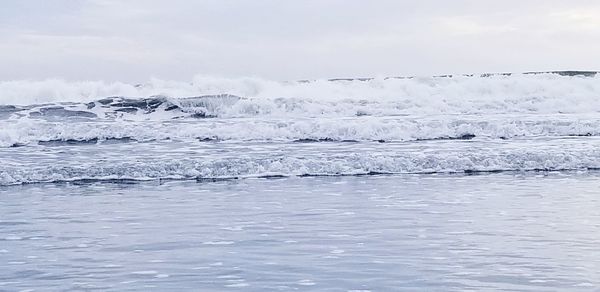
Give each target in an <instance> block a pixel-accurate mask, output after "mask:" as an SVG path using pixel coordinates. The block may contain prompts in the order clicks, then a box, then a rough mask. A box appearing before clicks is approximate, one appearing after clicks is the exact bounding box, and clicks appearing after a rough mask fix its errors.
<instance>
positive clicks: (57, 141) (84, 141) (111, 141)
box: [38, 137, 137, 146]
mask: <svg viewBox="0 0 600 292" xmlns="http://www.w3.org/2000/svg"><path fill="white" fill-rule="evenodd" d="M131 142H137V140H136V139H133V138H131V137H109V138H102V139H101V138H90V139H55V140H45V141H39V142H38V144H39V145H44V146H73V145H95V144H98V143H102V144H118V143H131Z"/></svg>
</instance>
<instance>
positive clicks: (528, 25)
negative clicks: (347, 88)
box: [0, 0, 600, 82]
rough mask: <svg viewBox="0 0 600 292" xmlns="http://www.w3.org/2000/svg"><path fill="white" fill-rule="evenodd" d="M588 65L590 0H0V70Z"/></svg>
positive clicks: (320, 72)
mask: <svg viewBox="0 0 600 292" xmlns="http://www.w3.org/2000/svg"><path fill="white" fill-rule="evenodd" d="M565 69H573V70H576V69H577V70H600V1H596V0H594V1H584V0H564V1H551V0H540V1H537V0H498V1H486V0H455V1H450V0H435V1H434V0H413V1H408V0H406V1H405V0H362V1H359V0H245V1H243V0H164V1H158V0H156V1H153V0H81V1H76V0H52V1H50V0H2V1H1V2H0V80H12V79H45V78H53V77H57V78H64V79H67V80H107V81H114V80H121V81H127V82H141V81H145V80H148V79H149V78H152V77H155V78H161V79H175V80H190V79H191V78H192V76H194V75H196V74H200V75H216V76H225V77H239V76H258V77H264V78H269V79H274V80H295V79H313V78H330V77H361V76H384V75H385V76H390V75H394V76H395V75H434V74H447V73H481V72H499V71H504V72H510V71H512V72H521V71H531V70H535V71H537V70H565Z"/></svg>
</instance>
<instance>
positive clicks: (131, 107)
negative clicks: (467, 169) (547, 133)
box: [0, 73, 600, 118]
mask: <svg viewBox="0 0 600 292" xmlns="http://www.w3.org/2000/svg"><path fill="white" fill-rule="evenodd" d="M565 75H566V74H562V75H561V74H550V73H547V74H513V75H489V76H486V77H472V76H454V77H429V78H416V77H415V78H373V79H338V80H333V81H332V80H315V81H310V82H309V81H306V82H276V81H268V80H262V79H256V78H240V79H219V78H206V77H197V78H195V79H194V80H193V81H192V82H189V83H187V82H173V81H161V80H152V81H151V82H149V83H147V84H138V85H129V84H125V83H111V84H109V83H104V82H72V83H69V82H65V81H61V80H47V81H37V82H36V81H5V82H0V104H3V105H4V110H2V109H0V112H2V111H7V110H11V109H9V107H6V106H7V105H8V106H13V107H14V108H13V109H14V110H31V109H32V108H31V107H28V106H31V105H39V104H44V106H42V107H39V106H38V107H33V109H34V110H33V112H38V113H39V115H44V114H45V113H44V111H43V110H41V111H40V109H43V108H44V107H47V108H51V109H50V110H46V113H48V114H53V110H52V108H53V107H56V106H59V107H63V108H65V107H70V108H71V109H67V108H65V109H66V110H68V111H71V112H67V113H66V114H67V115H72V116H73V115H74V116H77V115H78V114H77V113H78V112H89V113H90V114H82V115H86V116H91V115H92V114H93V115H96V116H99V117H115V116H122V115H123V114H137V115H139V114H149V113H156V112H157V111H158V112H166V111H171V114H167V115H163V116H161V117H165V116H166V117H169V118H173V117H178V115H176V114H174V113H177V114H181V113H188V114H190V115H194V114H196V115H197V116H198V117H253V116H261V115H266V116H285V117H289V116H303V117H309V116H311V117H319V116H357V115H358V116H361V115H375V116H382V115H407V114H409V115H430V114H482V113H523V112H535V113H589V112H598V111H599V109H600V96H599V95H598V93H599V92H600V76H595V75H592V76H587V75H575V76H565ZM588 75H589V74H588ZM107 97H108V98H107ZM111 97H113V98H111ZM58 103H68V104H62V105H60V104H58ZM54 112H56V111H55V110H54ZM73 112H75V113H73ZM157 116H158V115H157Z"/></svg>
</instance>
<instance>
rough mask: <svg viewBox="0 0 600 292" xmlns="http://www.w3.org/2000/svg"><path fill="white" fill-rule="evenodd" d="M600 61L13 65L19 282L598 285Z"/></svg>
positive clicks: (7, 257)
mask: <svg viewBox="0 0 600 292" xmlns="http://www.w3.org/2000/svg"><path fill="white" fill-rule="evenodd" d="M599 111H600V77H596V76H595V75H594V74H586V75H578V74H513V75H491V76H487V75H486V76H455V77H432V78H379V79H377V78H376V79H360V80H358V79H357V80H345V79H344V80H316V81H302V82H275V81H268V80H260V79H253V78H242V79H218V78H206V77H202V78H200V77H198V78H196V79H194V80H193V81H192V82H190V83H184V82H171V81H161V80H153V81H151V82H149V83H147V84H139V85H129V84H124V83H104V82H79V83H73V82H71V83H69V82H65V81H60V80H47V81H38V82H36V81H11V82H0V196H1V197H2V200H0V214H1V217H0V262H4V263H6V264H5V265H4V266H5V267H4V268H2V269H0V290H7V291H19V290H28V289H34V290H36V291H56V290H93V289H98V290H101V291H105V290H114V291H124V290H136V291H139V290H157V291H164V290H172V291H180V290H200V291H220V290H230V289H231V290H243V291H268V290H280V291H289V290H302V291H304V290H314V291H350V290H356V291H388V290H406V291H414V290H422V291H432V290H433V291H465V290H473V291H481V290H506V291H556V290H569V291H594V290H595V289H598V288H600V286H599V285H600V277H599V276H597V274H598V273H597V271H598V270H599V268H600V267H599V264H600V261H599V260H600V256H599V254H598V253H597V252H596V250H597V246H598V241H599V240H600V236H598V234H600V233H598V228H599V226H600V221H599V218H598V216H599V215H600V211H597V210H600V208H598V207H599V206H598V204H599V203H598V200H597V196H598V195H599V194H600V190H599V189H598V185H599V183H598V178H599V174H600V172H599V170H600V147H599V146H600V115H599Z"/></svg>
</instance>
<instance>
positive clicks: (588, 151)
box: [0, 145, 600, 244]
mask: <svg viewBox="0 0 600 292" xmlns="http://www.w3.org/2000/svg"><path fill="white" fill-rule="evenodd" d="M300 155H301V156H292V155H288V156H285V157H269V156H267V157H262V158H261V157H240V158H221V159H219V158H216V159H211V158H208V157H207V158H198V159H185V158H184V159H180V160H175V161H174V160H171V159H168V158H164V159H154V160H135V161H133V160H132V161H120V162H119V161H91V162H88V163H85V162H78V163H77V164H75V165H69V164H68V163H63V164H53V165H42V166H37V167H22V166H21V165H0V185H14V184H22V183H36V182H53V181H76V180H84V179H85V180H122V179H132V180H154V179H195V178H210V179H212V178H247V177H261V176H273V175H282V176H298V175H333V176H335V175H361V174H369V173H390V174H402V173H454V172H468V171H530V170H588V169H600V149H598V148H597V147H594V146H593V145H592V146H589V147H582V148H580V149H566V148H564V147H560V146H557V147H550V148H545V149H544V148H542V147H540V146H536V147H534V148H532V149H523V148H514V147H506V148H504V149H502V150H500V149H489V148H481V149H470V150H469V151H461V150H457V151H447V150H446V151H432V152H421V151H418V150H417V151H395V152H394V151H392V152H390V153H377V154H371V153H368V152H364V153H351V154H340V155H333V154H332V155H328V156H319V155H317V156H307V155H303V154H300ZM210 243H212V244H215V243H214V242H210ZM217 243H219V244H225V243H227V244H229V242H217Z"/></svg>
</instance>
